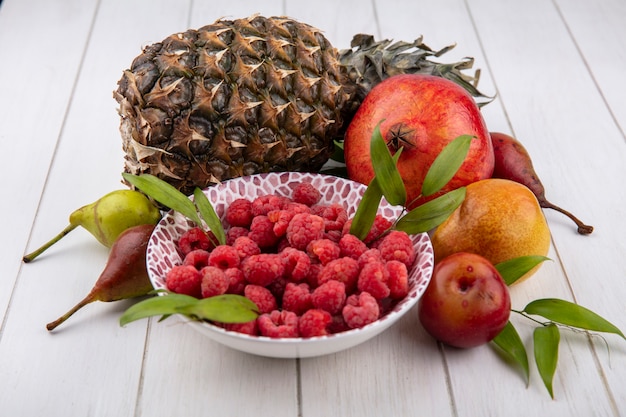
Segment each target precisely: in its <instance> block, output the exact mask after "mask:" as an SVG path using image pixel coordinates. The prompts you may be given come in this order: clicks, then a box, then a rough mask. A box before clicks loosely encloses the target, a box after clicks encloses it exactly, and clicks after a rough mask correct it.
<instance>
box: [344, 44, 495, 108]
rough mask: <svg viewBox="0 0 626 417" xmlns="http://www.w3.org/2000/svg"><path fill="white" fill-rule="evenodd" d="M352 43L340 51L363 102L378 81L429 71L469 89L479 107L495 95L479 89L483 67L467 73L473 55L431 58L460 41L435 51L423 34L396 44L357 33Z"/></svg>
mask: <svg viewBox="0 0 626 417" xmlns="http://www.w3.org/2000/svg"><path fill="white" fill-rule="evenodd" d="M350 46H351V48H349V49H342V50H340V51H339V62H341V64H342V65H344V66H345V67H346V68H347V76H348V78H349V79H350V80H351V81H352V82H353V83H355V84H356V85H357V86H358V91H357V92H356V98H357V99H358V100H359V102H360V101H361V100H362V99H363V98H364V97H365V95H367V93H368V92H369V91H370V90H371V89H372V88H373V87H374V86H375V85H376V84H378V83H380V82H381V81H383V80H384V79H386V78H389V77H391V76H393V75H397V74H429V75H436V76H439V77H443V78H447V79H449V80H451V81H453V82H455V83H457V84H459V85H460V86H462V87H463V88H465V89H466V90H467V91H468V92H469V93H470V94H471V95H472V97H474V98H475V99H476V102H477V105H478V106H479V107H482V106H484V105H486V104H488V103H490V102H491V101H493V99H494V98H495V97H494V96H488V95H486V94H484V93H482V92H481V91H479V90H478V88H477V85H478V81H479V79H480V70H476V71H475V73H474V75H469V74H465V73H463V71H465V70H468V69H471V68H472V66H473V65H474V59H473V58H471V57H466V58H464V59H463V60H462V61H459V62H455V63H449V64H443V63H439V62H435V61H432V60H430V59H429V58H431V57H432V58H439V57H440V56H442V55H444V54H445V53H446V52H448V51H450V50H451V49H453V48H454V47H455V46H456V44H452V45H448V46H445V47H443V48H441V49H439V50H437V51H435V50H433V49H431V48H430V47H429V46H428V45H426V44H424V43H423V42H422V37H421V36H420V37H419V38H417V39H415V40H414V41H413V42H405V41H398V42H395V43H392V41H391V40H389V39H384V40H382V41H378V42H377V41H375V39H374V37H373V36H372V35H366V34H357V35H355V36H354V37H353V39H352V42H351V44H350Z"/></svg>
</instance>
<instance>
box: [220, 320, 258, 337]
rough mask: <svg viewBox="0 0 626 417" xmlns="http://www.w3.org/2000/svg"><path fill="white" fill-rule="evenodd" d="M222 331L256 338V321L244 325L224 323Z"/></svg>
mask: <svg viewBox="0 0 626 417" xmlns="http://www.w3.org/2000/svg"><path fill="white" fill-rule="evenodd" d="M224 329H226V330H230V331H231V332H237V333H243V334H249V335H250V336H258V334H259V326H258V324H257V321H256V320H252V321H249V322H246V323H225V324H224Z"/></svg>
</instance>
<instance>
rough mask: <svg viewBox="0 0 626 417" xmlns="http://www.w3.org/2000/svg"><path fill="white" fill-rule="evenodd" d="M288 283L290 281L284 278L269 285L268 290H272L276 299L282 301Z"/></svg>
mask: <svg viewBox="0 0 626 417" xmlns="http://www.w3.org/2000/svg"><path fill="white" fill-rule="evenodd" d="M288 282H289V281H287V278H285V277H284V276H282V277H279V278H278V279H277V280H275V281H274V282H272V283H271V284H269V285H268V286H267V287H266V288H267V289H268V290H270V292H271V293H272V294H274V297H276V299H277V300H282V299H283V295H284V294H285V287H286V286H287V283H288Z"/></svg>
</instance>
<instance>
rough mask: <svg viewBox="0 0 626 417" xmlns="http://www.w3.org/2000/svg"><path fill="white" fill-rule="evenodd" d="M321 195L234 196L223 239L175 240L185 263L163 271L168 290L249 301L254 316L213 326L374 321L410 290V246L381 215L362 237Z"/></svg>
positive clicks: (279, 330) (253, 331)
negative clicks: (240, 297) (255, 310)
mask: <svg viewBox="0 0 626 417" xmlns="http://www.w3.org/2000/svg"><path fill="white" fill-rule="evenodd" d="M320 199H321V194H320V192H319V190H318V189H316V188H315V187H314V186H313V185H312V184H310V183H301V184H298V185H297V186H296V187H295V188H294V189H293V191H292V195H291V196H290V197H288V196H281V195H262V196H259V197H257V198H255V199H253V200H248V199H243V198H240V199H237V200H235V201H233V202H232V203H231V204H230V205H229V207H228V208H227V209H226V212H225V215H224V216H225V219H224V220H225V223H227V226H226V228H225V229H226V244H224V245H216V244H215V243H214V241H215V239H214V236H212V234H211V232H208V233H205V232H204V231H203V230H201V229H199V228H193V229H190V230H189V231H187V232H186V233H185V234H184V235H182V236H181V237H180V239H179V241H178V243H177V247H178V249H179V251H180V253H181V255H182V259H183V262H182V264H181V265H177V266H174V267H173V268H172V269H171V270H170V271H169V273H168V274H167V276H166V286H167V288H168V290H170V291H172V292H176V293H180V294H187V295H191V296H193V297H197V298H205V297H212V296H217V295H221V294H240V295H243V296H245V297H247V298H248V299H250V300H251V301H253V302H254V303H255V304H256V306H257V307H258V310H259V316H258V317H257V319H256V320H253V321H251V322H248V323H236V324H232V323H231V324H225V323H215V324H217V325H220V326H222V327H224V328H225V329H227V330H231V331H237V332H241V333H246V334H250V335H256V336H268V337H273V338H283V337H314V336H322V335H328V334H334V333H338V332H341V331H344V330H348V329H355V328H360V327H363V326H365V325H367V324H369V323H372V322H374V321H376V320H378V319H379V318H380V317H381V316H383V315H384V314H386V312H388V311H389V310H390V309H392V308H393V306H394V305H395V303H396V302H397V301H399V300H401V299H402V298H404V297H405V296H406V295H407V294H408V290H409V283H408V271H409V270H410V268H411V266H412V265H413V263H414V261H415V257H416V254H415V251H414V248H413V244H412V242H411V240H410V238H409V236H408V235H407V234H406V233H404V232H400V231H395V230H391V226H392V223H391V221H389V220H388V219H386V218H384V217H382V216H380V215H379V216H377V217H376V220H375V222H374V225H373V227H372V229H371V230H370V232H369V233H368V235H367V237H366V238H365V239H364V240H359V239H358V238H357V237H356V236H354V235H352V234H350V233H349V230H350V225H351V221H352V219H349V218H348V213H347V211H346V209H345V208H344V207H343V206H341V205H339V204H323V203H320Z"/></svg>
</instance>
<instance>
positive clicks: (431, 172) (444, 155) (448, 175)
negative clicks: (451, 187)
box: [422, 135, 475, 197]
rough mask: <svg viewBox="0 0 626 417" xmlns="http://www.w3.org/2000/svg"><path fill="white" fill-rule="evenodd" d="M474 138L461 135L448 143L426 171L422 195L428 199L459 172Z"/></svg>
mask: <svg viewBox="0 0 626 417" xmlns="http://www.w3.org/2000/svg"><path fill="white" fill-rule="evenodd" d="M474 138H475V136H470V135H461V136H458V137H457V138H455V139H454V140H453V141H452V142H450V143H448V144H447V145H446V146H445V147H444V148H443V149H442V150H441V152H440V153H439V155H437V157H436V158H435V160H434V161H433V163H432V165H431V166H430V168H429V169H428V172H427V173H426V176H425V177H424V182H423V184H422V195H423V196H424V197H428V196H429V195H433V194H435V193H436V192H437V191H439V190H441V189H442V188H443V187H444V186H445V185H446V184H447V183H448V182H450V180H451V179H452V177H454V174H456V172H457V171H458V170H459V168H460V167H461V165H463V161H465V157H466V156H467V153H468V152H469V148H470V145H471V143H472V139H474Z"/></svg>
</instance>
